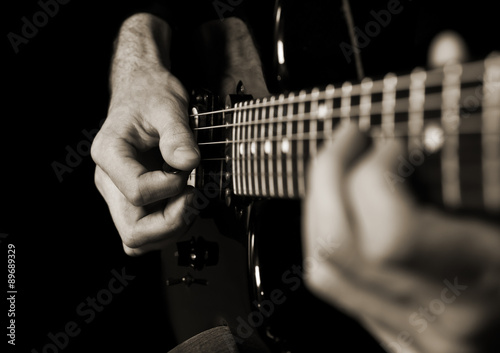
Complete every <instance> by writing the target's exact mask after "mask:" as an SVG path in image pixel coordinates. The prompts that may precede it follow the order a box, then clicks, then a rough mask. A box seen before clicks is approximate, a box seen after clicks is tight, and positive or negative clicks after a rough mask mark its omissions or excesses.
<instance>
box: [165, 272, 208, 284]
mask: <svg viewBox="0 0 500 353" xmlns="http://www.w3.org/2000/svg"><path fill="white" fill-rule="evenodd" d="M177 284H185V285H186V286H188V287H191V285H192V284H199V285H202V286H208V281H207V280H206V279H201V278H194V277H193V276H191V275H190V274H189V273H188V274H187V275H185V276H184V277H181V278H174V279H172V278H169V279H167V280H166V285H167V286H168V287H170V286H175V285H177Z"/></svg>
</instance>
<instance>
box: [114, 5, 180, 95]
mask: <svg viewBox="0 0 500 353" xmlns="http://www.w3.org/2000/svg"><path fill="white" fill-rule="evenodd" d="M170 38H171V30H170V27H169V25H168V24H167V23H166V22H165V21H163V20H162V19H160V18H158V17H156V16H154V15H151V14H147V13H138V14H135V15H133V16H131V17H129V18H128V19H126V20H125V21H124V22H123V24H122V26H121V28H120V33H119V35H118V38H117V39H116V41H115V52H114V55H113V60H112V65H111V76H110V86H111V91H112V92H114V91H115V90H116V89H118V88H119V87H123V86H128V85H129V84H130V80H133V79H134V78H135V77H141V76H144V75H146V76H147V75H148V74H151V73H152V74H154V76H157V75H158V73H163V72H168V70H169V68H170V57H169V48H170Z"/></svg>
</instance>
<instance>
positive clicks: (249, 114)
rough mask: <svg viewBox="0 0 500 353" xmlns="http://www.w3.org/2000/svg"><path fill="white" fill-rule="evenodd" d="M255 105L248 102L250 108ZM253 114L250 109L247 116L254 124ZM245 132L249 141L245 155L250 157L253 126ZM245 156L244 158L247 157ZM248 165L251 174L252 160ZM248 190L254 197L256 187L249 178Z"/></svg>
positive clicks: (249, 126)
mask: <svg viewBox="0 0 500 353" xmlns="http://www.w3.org/2000/svg"><path fill="white" fill-rule="evenodd" d="M252 105H253V102H252V101H249V102H248V106H250V107H251V106H252ZM253 112H254V110H252V109H249V110H248V114H247V121H249V122H252V121H253ZM254 126H255V124H254ZM245 130H246V138H247V140H248V142H246V143H245V144H246V148H245V155H248V156H251V153H252V142H255V141H254V140H253V137H252V130H253V126H252V125H247V126H246V127H245ZM245 155H244V156H245ZM245 165H246V169H247V170H248V171H249V172H250V173H251V172H252V163H251V162H250V160H247V163H245ZM247 183H248V184H247V185H248V186H247V188H248V194H249V195H253V191H254V185H253V180H252V178H248V179H247Z"/></svg>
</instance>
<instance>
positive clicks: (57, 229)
mask: <svg viewBox="0 0 500 353" xmlns="http://www.w3.org/2000/svg"><path fill="white" fill-rule="evenodd" d="M246 1H248V2H250V1H251V0H246ZM408 1H409V0H408ZM386 3H387V1H385V0H384V1H378V2H377V5H375V4H374V3H373V4H371V5H369V6H368V8H367V10H366V11H364V12H363V13H362V14H364V15H366V16H365V18H362V17H361V18H358V24H361V25H362V24H364V23H367V21H370V20H372V18H371V17H370V15H369V10H370V9H371V8H372V7H373V8H374V9H377V10H378V9H382V8H383V6H385V5H386ZM402 3H403V4H404V5H405V6H407V5H408V6H409V3H406V2H402ZM414 3H415V2H414ZM440 4H441V6H439V5H433V7H432V9H433V10H435V11H431V12H429V13H428V15H429V16H427V17H425V18H426V21H429V22H426V21H423V22H422V21H420V22H419V23H420V26H421V27H425V28H430V24H431V23H432V24H433V26H434V27H435V28H436V29H443V28H446V26H445V24H444V22H443V21H444V20H445V19H446V20H448V21H452V22H455V26H459V27H462V28H464V29H467V31H465V32H462V34H464V33H465V34H469V37H468V38H467V39H470V42H469V43H472V44H473V45H474V46H475V47H477V48H479V47H480V48H481V50H480V53H479V55H478V56H483V55H485V54H487V53H488V51H489V50H491V49H490V48H491V47H496V48H498V42H499V41H498V36H497V35H496V33H498V31H496V32H493V31H492V30H489V29H487V30H479V29H478V30H476V32H474V31H470V30H471V29H474V30H475V29H476V27H474V23H478V21H479V22H481V21H482V19H483V17H482V16H483V15H484V14H485V13H486V14H488V15H489V16H490V17H492V16H494V15H495V14H496V13H495V12H493V11H485V12H482V5H481V4H482V2H478V3H477V4H476V6H475V7H474V8H473V9H472V8H470V7H468V6H465V7H463V9H464V11H466V12H467V11H468V12H469V13H470V15H468V16H466V15H464V13H463V14H462V15H463V16H462V17H460V16H458V15H457V16H451V15H449V14H451V13H455V12H453V11H455V9H454V6H455V4H454V2H452V1H446V2H440ZM135 8H137V1H117V0H112V1H106V2H100V3H98V2H89V1H79V0H73V1H70V2H69V3H68V4H65V5H59V9H58V12H57V14H56V15H55V16H54V17H50V18H49V19H48V22H47V24H46V25H45V26H43V27H41V28H39V29H38V33H37V34H36V35H35V36H34V37H33V38H31V39H29V42H28V43H27V44H20V45H19V52H18V53H17V54H16V53H15V52H14V50H13V48H12V46H11V44H10V43H9V40H8V38H7V34H8V33H9V32H14V33H17V34H21V29H22V26H23V23H22V20H21V19H22V18H23V17H24V16H26V17H27V18H28V19H30V20H31V19H32V16H33V14H35V13H36V12H38V11H40V6H39V5H38V4H37V1H35V0H25V1H17V2H13V1H10V2H8V3H5V4H4V5H3V8H2V22H1V23H2V32H1V34H2V36H3V39H2V49H3V54H2V57H3V58H4V60H3V61H2V63H3V65H2V66H3V71H4V73H3V75H2V83H3V86H4V89H3V94H2V98H3V102H4V107H5V109H4V110H3V114H2V117H1V128H0V144H1V146H0V153H1V164H0V168H1V169H0V171H1V172H0V178H1V183H0V185H1V194H0V205H1V212H0V217H1V219H0V234H2V237H0V241H1V243H0V252H1V256H0V259H2V260H1V261H2V263H5V262H6V260H4V259H7V244H9V243H11V244H14V245H15V247H16V263H17V269H16V289H17V290H18V294H17V296H16V346H15V349H14V350H12V348H13V347H11V346H9V345H7V343H6V341H7V338H6V336H5V333H6V331H7V330H6V329H5V331H3V330H4V327H6V325H7V324H6V321H5V319H6V318H7V315H6V313H7V311H6V310H7V306H6V304H5V303H4V305H3V306H2V308H5V309H2V312H1V313H0V318H1V320H2V321H1V325H2V326H1V327H2V331H1V335H0V336H1V337H2V342H1V345H2V347H7V348H9V349H10V351H15V352H31V350H32V349H36V350H37V351H38V352H40V353H41V352H42V349H43V347H44V346H45V345H46V344H47V343H50V339H49V338H48V334H49V333H53V334H56V333H58V332H60V331H63V330H64V328H65V326H66V324H67V323H68V322H70V321H74V322H76V323H77V324H78V327H79V328H80V329H81V332H80V334H79V335H78V336H77V337H74V338H71V339H70V341H69V343H68V345H67V347H66V348H65V349H64V352H89V351H90V352H94V351H97V352H102V351H116V352H165V351H167V350H168V349H169V348H171V347H172V346H173V340H172V337H171V334H170V328H169V326H168V321H167V318H166V316H165V311H164V308H163V302H162V298H161V283H160V282H159V271H160V263H159V257H158V254H148V255H145V256H142V257H140V258H129V257H127V256H126V255H124V253H123V251H122V248H121V241H120V238H119V235H118V233H117V231H116V229H115V227H114V225H113V223H112V220H111V218H110V216H109V213H108V210H107V206H106V204H105V202H104V200H103V199H102V198H101V196H100V195H99V193H98V192H97V190H96V188H95V186H94V182H93V173H94V164H93V162H92V159H91V157H90V154H89V153H88V151H87V153H84V154H85V155H83V156H81V158H80V159H78V160H74V161H73V162H74V167H72V171H71V172H66V173H63V174H62V181H60V180H59V179H58V177H57V175H56V173H55V172H54V169H53V163H54V162H58V163H61V164H64V165H66V164H67V161H66V158H67V154H68V148H69V149H72V150H76V149H77V148H78V146H80V147H85V146H88V143H87V142H85V141H88V138H87V137H86V136H85V134H84V133H82V131H83V130H85V131H87V132H91V131H92V130H95V129H97V128H98V127H99V124H100V121H102V119H104V118H105V117H106V112H107V105H108V99H109V95H108V73H109V63H110V59H111V53H112V42H113V40H114V38H115V36H116V34H117V31H118V28H119V25H120V23H121V22H122V21H123V20H124V19H125V18H126V17H127V16H128V15H130V14H131V13H132V12H133V10H134V9H135ZM436 10H438V11H436ZM472 10H476V13H473V12H472ZM478 13H480V14H481V16H478V15H477V14H478ZM407 14H408V15H409V12H405V13H404V14H403V15H401V16H400V17H398V19H395V22H394V23H395V24H394V25H392V24H391V28H390V29H387V30H386V32H383V33H392V34H390V35H389V36H388V37H384V36H385V34H384V35H381V36H380V37H377V38H374V39H373V45H370V46H369V47H368V48H367V49H366V50H365V51H364V55H365V56H364V58H365V59H366V58H367V57H370V58H371V60H370V61H365V63H366V65H367V71H369V74H371V73H374V74H382V73H383V71H385V67H384V68H382V67H383V66H380V64H385V65H386V66H390V67H391V68H393V67H397V69H398V70H400V69H403V66H408V67H404V69H408V70H409V69H411V68H412V67H413V66H414V65H413V64H414V63H413V61H415V64H418V65H420V64H422V62H423V61H425V54H424V53H423V51H422V48H423V47H424V46H425V45H426V44H427V43H428V41H429V40H430V37H431V33H429V32H428V31H427V32H425V31H423V32H418V28H415V27H411V28H409V27H408V28H406V30H404V31H402V30H398V29H397V28H398V26H399V25H402V24H403V23H404V22H405V20H404V18H405V17H404V16H407ZM422 14H423V15H427V14H426V13H422ZM446 15H448V17H446ZM303 17H304V16H302V15H301V16H300V17H299V18H303ZM453 19H454V20H453ZM482 22H483V23H486V24H489V25H490V27H491V26H492V25H493V24H494V21H491V20H488V19H484V21H482ZM291 23H292V24H293V25H294V27H295V28H296V31H297V32H298V33H299V34H301V33H303V31H302V28H308V27H310V25H309V24H308V23H302V22H300V21H296V22H291ZM396 23H399V25H396ZM407 23H410V22H407ZM301 26H302V27H301ZM318 26H319V25H318ZM336 28H344V27H343V23H340V22H338V23H333V25H332V26H326V27H325V28H322V29H320V31H328V30H335V29H336ZM477 28H479V27H477ZM344 30H345V29H344ZM411 31H414V32H418V33H423V34H422V36H423V37H422V36H420V37H419V38H417V39H418V41H416V39H413V40H410V38H412V37H411V35H412V32H411ZM473 32H474V33H473ZM477 33H479V35H476V34H477ZM384 38H386V39H384ZM384 40H385V42H383V41H384ZM375 44H377V45H375ZM417 44H418V46H417ZM316 45H318V46H321V45H322V43H317V44H316ZM410 47H413V51H418V56H415V55H414V53H413V52H412V51H410V50H409V48H410ZM379 48H384V49H383V50H379ZM298 50H299V51H298V53H299V54H300V53H301V52H302V50H303V48H299V49H298ZM390 51H393V52H398V55H397V56H393V55H385V54H387V53H389V52H390ZM299 56H300V55H296V57H299ZM409 58H412V59H413V60H412V61H411V64H410V65H407V63H408V61H405V60H408V59H409ZM309 59H310V60H311V61H314V60H317V59H321V60H325V64H328V62H327V61H328V60H330V58H325V57H320V58H315V57H309ZM329 62H330V63H331V62H332V61H331V60H330V61H329ZM289 63H290V64H291V65H295V66H296V67H297V68H303V66H301V63H299V62H295V63H294V62H293V60H291V62H289ZM402 63H404V64H402ZM396 64H397V65H396ZM317 67H318V68H319V65H317ZM375 68H378V69H379V70H381V71H380V72H375V71H376V70H375ZM350 69H351V71H349V72H351V73H352V66H351V67H350ZM321 70H323V68H321V69H320V70H319V71H317V72H313V74H315V75H316V76H315V77H316V78H323V79H324V80H325V81H326V80H328V81H331V79H330V78H333V81H335V82H339V81H341V79H342V78H341V77H340V76H342V75H345V72H344V71H342V70H343V69H339V68H338V67H336V66H333V64H331V66H330V65H328V68H327V70H328V72H327V74H326V75H325V72H324V71H321ZM296 72H300V71H296ZM351 73H350V75H351ZM306 76H309V74H308V73H305V72H304V71H302V76H300V74H299V75H298V76H295V77H301V78H302V79H305V77H306ZM347 78H349V77H347ZM347 78H346V79H347ZM296 83H297V86H300V85H301V84H303V82H296ZM68 146H69V147H68ZM82 151H85V150H82ZM5 234H7V235H5ZM123 268H125V272H126V273H127V274H128V275H133V276H135V278H134V279H133V280H132V281H130V284H129V285H128V286H127V287H126V288H125V289H124V290H123V291H122V292H121V293H120V294H117V295H115V296H114V297H113V299H112V300H111V302H110V303H109V305H107V306H105V307H104V309H103V310H102V312H100V313H97V315H96V316H95V318H94V319H93V321H92V322H90V323H85V322H84V319H86V318H87V316H85V317H82V316H81V315H79V314H78V313H77V311H76V308H77V307H78V306H79V305H80V304H81V303H82V302H85V301H86V300H87V297H95V296H96V295H97V293H98V292H99V291H100V290H102V289H105V288H107V287H108V284H109V281H110V280H111V278H112V277H113V275H112V274H111V271H112V270H116V271H118V272H121V271H122V269H123ZM2 273H4V274H5V277H2V279H1V281H5V282H3V283H6V278H7V277H6V276H7V273H6V272H5V271H2ZM2 276H4V275H2ZM3 288H5V287H3ZM3 295H6V294H5V290H4V291H3V292H2V301H3V300H4V297H3ZM4 310H5V311H4ZM47 352H50V350H48V351H47Z"/></svg>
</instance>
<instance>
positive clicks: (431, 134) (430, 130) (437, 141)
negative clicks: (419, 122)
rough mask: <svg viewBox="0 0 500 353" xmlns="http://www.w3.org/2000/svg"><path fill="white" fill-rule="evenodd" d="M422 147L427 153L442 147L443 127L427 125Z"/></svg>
mask: <svg viewBox="0 0 500 353" xmlns="http://www.w3.org/2000/svg"><path fill="white" fill-rule="evenodd" d="M423 143H424V148H425V149H426V150H427V151H428V152H429V153H434V152H437V151H439V150H440V149H441V147H443V143H444V133H443V129H441V127H439V126H437V125H429V126H427V127H426V128H425V131H424V141H423Z"/></svg>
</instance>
